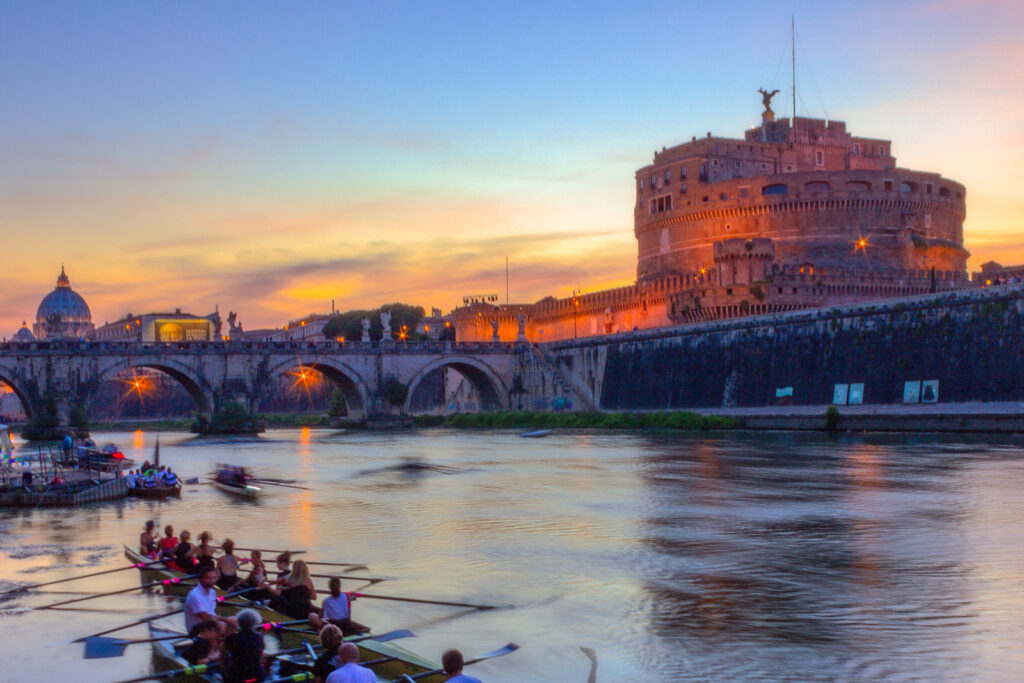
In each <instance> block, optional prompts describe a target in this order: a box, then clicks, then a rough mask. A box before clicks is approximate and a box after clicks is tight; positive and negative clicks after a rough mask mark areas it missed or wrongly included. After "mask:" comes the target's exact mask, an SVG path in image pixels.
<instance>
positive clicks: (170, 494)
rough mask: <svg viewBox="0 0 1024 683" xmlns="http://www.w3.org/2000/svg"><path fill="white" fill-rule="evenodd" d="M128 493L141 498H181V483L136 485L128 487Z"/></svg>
mask: <svg viewBox="0 0 1024 683" xmlns="http://www.w3.org/2000/svg"><path fill="white" fill-rule="evenodd" d="M128 495H129V496H132V497H135V498H142V499H143V500H167V499H168V498H181V485H180V484H179V485H178V486H157V487H155V488H146V487H144V486H143V487H136V488H133V489H128Z"/></svg>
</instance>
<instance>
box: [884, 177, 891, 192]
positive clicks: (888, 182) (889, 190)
mask: <svg viewBox="0 0 1024 683" xmlns="http://www.w3.org/2000/svg"><path fill="white" fill-rule="evenodd" d="M885 189H886V191H887V192H892V181H891V180H886V181H885Z"/></svg>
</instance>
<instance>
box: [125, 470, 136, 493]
mask: <svg viewBox="0 0 1024 683" xmlns="http://www.w3.org/2000/svg"><path fill="white" fill-rule="evenodd" d="M124 483H125V486H127V487H128V488H130V489H133V488H135V470H128V471H127V472H126V473H125V475H124Z"/></svg>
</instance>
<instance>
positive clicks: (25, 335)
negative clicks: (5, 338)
mask: <svg viewBox="0 0 1024 683" xmlns="http://www.w3.org/2000/svg"><path fill="white" fill-rule="evenodd" d="M35 340H36V336H35V335H34V334H32V330H30V329H28V323H26V322H25V321H24V320H22V321H21V329H20V330H18V331H17V332H15V333H14V337H12V338H11V341H16V342H30V341H35Z"/></svg>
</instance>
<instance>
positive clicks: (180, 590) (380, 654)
mask: <svg viewBox="0 0 1024 683" xmlns="http://www.w3.org/2000/svg"><path fill="white" fill-rule="evenodd" d="M124 554H125V557H127V558H128V560H129V561H130V562H132V563H133V564H139V563H144V562H150V560H149V559H147V558H146V557H144V556H143V555H141V554H139V552H138V551H136V550H135V549H134V548H130V547H128V546H125V547H124ZM139 574H140V575H141V580H142V581H143V582H144V583H150V582H153V581H163V580H165V579H181V578H182V577H184V576H185V574H184V573H183V572H179V571H175V570H172V569H167V568H166V567H163V566H161V565H158V564H156V565H153V564H151V565H148V566H146V567H145V568H143V569H140V571H139ZM192 587H193V586H192V584H190V583H187V582H178V583H170V584H167V585H166V586H165V591H166V592H167V593H169V594H171V595H177V596H179V597H184V596H186V595H188V592H189V591H190V590H192ZM217 593H218V594H223V591H221V590H220V589H219V588H218V589H217ZM230 602H231V603H237V604H228V603H221V604H220V605H219V606H218V612H219V613H221V614H222V615H224V616H230V615H232V614H237V613H238V612H240V611H241V610H242V609H244V608H245V607H250V608H251V609H254V610H256V611H257V612H259V614H260V617H261V618H262V619H263V623H264V624H269V623H281V622H286V621H291V620H292V617H289V616H288V615H286V614H282V613H281V612H278V611H277V610H274V609H271V608H270V607H267V606H266V605H261V604H260V603H258V602H255V601H253V600H249V599H247V598H245V597H244V596H242V595H237V596H234V597H232V598H231V599H230ZM240 605H241V606H240ZM278 635H279V636H280V638H281V647H282V648H285V649H291V648H295V647H301V646H302V643H303V642H306V641H308V642H310V643H313V644H317V643H319V642H320V639H319V638H318V637H317V635H316V633H314V632H312V631H305V630H304V629H280V630H279V631H278ZM356 645H357V646H358V647H359V655H360V657H361V658H362V659H363V660H364V661H373V660H378V659H382V658H388V661H385V662H381V663H380V664H377V665H376V666H374V667H373V670H374V671H375V672H376V673H377V675H378V677H379V678H381V679H384V680H390V679H393V678H399V677H400V676H401V675H402V674H409V675H412V674H417V673H422V672H424V671H431V670H433V669H436V668H437V665H436V664H434V663H433V662H431V661H430V660H428V659H424V658H423V657H420V656H419V655H417V654H415V653H413V652H410V651H409V650H406V649H405V648H402V647H399V646H397V645H393V644H392V643H379V642H377V641H375V640H373V639H372V637H371V638H369V639H367V640H360V641H359V642H357V643H356ZM392 657H393V658H394V659H390V658H392ZM416 680H417V681H418V682H419V683H443V681H445V680H446V679H445V677H444V676H435V675H431V676H426V677H423V678H417V679H416Z"/></svg>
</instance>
